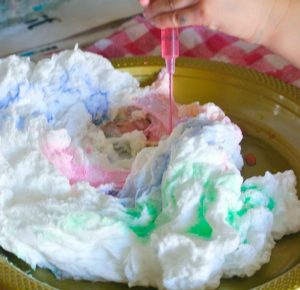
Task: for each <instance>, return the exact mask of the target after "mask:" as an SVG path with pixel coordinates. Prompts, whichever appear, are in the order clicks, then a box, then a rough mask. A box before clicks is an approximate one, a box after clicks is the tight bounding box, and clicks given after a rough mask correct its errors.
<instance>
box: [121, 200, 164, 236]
mask: <svg viewBox="0 0 300 290" xmlns="http://www.w3.org/2000/svg"><path fill="white" fill-rule="evenodd" d="M145 209H146V210H147V213H148V214H149V216H150V217H151V219H150V221H149V222H148V223H147V224H141V225H135V224H132V222H130V224H129V228H130V229H131V230H132V231H133V232H134V233H135V234H136V235H137V236H138V237H140V238H147V237H148V236H149V235H150V234H151V233H152V232H153V230H154V229H155V228H156V224H155V221H156V218H157V216H158V215H159V210H158V207H157V206H156V205H155V204H154V202H152V201H148V202H146V203H145V204H143V205H137V207H136V208H133V209H128V210H127V214H128V215H129V216H130V217H131V218H133V220H136V219H139V218H141V216H142V212H143V211H144V210H145Z"/></svg>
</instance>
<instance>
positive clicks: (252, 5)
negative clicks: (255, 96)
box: [139, 0, 289, 43]
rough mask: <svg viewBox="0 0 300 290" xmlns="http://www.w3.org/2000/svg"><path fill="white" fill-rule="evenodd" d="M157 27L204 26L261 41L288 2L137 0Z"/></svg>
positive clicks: (283, 11)
mask: <svg viewBox="0 0 300 290" xmlns="http://www.w3.org/2000/svg"><path fill="white" fill-rule="evenodd" d="M139 2H140V4H141V5H142V6H143V7H144V15H145V17H147V18H148V19H150V20H151V21H152V22H153V23H154V24H155V25H156V26H157V27H159V28H166V27H181V26H189V25H204V26H207V27H209V28H212V29H215V30H219V31H222V32H225V33H227V34H230V35H233V36H236V37H239V38H242V39H246V40H249V41H251V42H257V43H263V42H264V41H265V39H267V38H268V37H269V35H270V34H272V32H273V30H274V29H275V28H276V26H277V24H278V23H279V22H280V20H281V18H282V17H283V15H284V14H285V13H286V10H287V7H288V5H289V1H288V0H139Z"/></svg>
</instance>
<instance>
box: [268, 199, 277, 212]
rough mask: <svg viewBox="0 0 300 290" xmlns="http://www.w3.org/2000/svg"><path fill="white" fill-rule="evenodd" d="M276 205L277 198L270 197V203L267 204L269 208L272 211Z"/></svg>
mask: <svg viewBox="0 0 300 290" xmlns="http://www.w3.org/2000/svg"><path fill="white" fill-rule="evenodd" d="M275 205H276V203H275V200H274V199H273V198H270V199H269V203H268V205H267V208H268V209H269V210H270V211H272V210H273V209H274V208H275Z"/></svg>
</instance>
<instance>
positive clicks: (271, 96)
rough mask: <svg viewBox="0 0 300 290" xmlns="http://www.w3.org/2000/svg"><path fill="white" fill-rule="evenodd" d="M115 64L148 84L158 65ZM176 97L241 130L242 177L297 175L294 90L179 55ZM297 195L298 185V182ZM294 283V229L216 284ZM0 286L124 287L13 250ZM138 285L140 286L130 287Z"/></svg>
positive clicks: (299, 120) (299, 266)
mask: <svg viewBox="0 0 300 290" xmlns="http://www.w3.org/2000/svg"><path fill="white" fill-rule="evenodd" d="M113 64H114V66H115V67H116V68H118V69H121V70H124V71H127V72H129V73H131V74H132V75H134V76H135V77H136V78H137V79H138V80H139V81H140V82H141V85H146V84H150V83H151V82H152V81H153V80H154V79H155V78H156V76H157V73H158V72H159V71H160V69H161V68H162V67H163V65H164V62H163V60H161V59H160V58H158V57H140V58H120V59H115V60H113ZM174 84H175V93H174V95H175V98H176V100H177V102H179V103H190V102H193V101H200V102H201V103H206V102H214V103H216V104H217V105H219V106H220V107H221V108H222V109H223V110H224V111H225V112H226V114H227V115H228V116H229V117H230V118H231V119H232V120H233V121H234V122H236V123H237V124H238V125H239V126H240V127H241V128H242V131H243V133H244V140H243V141H242V153H243V154H246V153H252V154H254V155H255V156H256V158H257V164H256V166H252V167H250V166H247V165H245V167H244V169H243V171H242V174H243V176H244V177H249V176H253V175H261V174H264V172H265V171H267V170H269V171H271V172H273V173H275V172H277V171H282V170H285V169H293V170H294V171H295V173H296V175H297V178H298V180H300V162H299V161H300V134H299V132H300V90H299V89H297V88H296V87H294V86H291V85H288V84H285V83H283V82H281V81H279V80H277V79H275V78H272V77H269V76H267V75H265V74H262V73H258V72H256V71H253V70H249V69H245V68H241V67H237V66H233V65H228V64H224V63H217V62H212V61H202V60H198V59H189V58H179V59H178V60H177V62H176V74H175V78H174ZM298 196H300V186H299V185H298ZM255 287H257V289H272V290H274V289H277V290H287V289H297V288H298V287H300V233H298V234H294V235H290V236H286V237H284V238H283V239H282V240H280V241H279V242H278V243H277V244H276V246H275V248H274V249H273V251H272V256H271V260H270V262H269V263H268V264H266V265H264V266H263V267H262V268H261V270H259V271H258V272H257V273H256V274H255V275H253V276H252V277H249V278H243V279H241V278H233V279H228V280H222V281H221V285H220V287H219V289H222V290H225V289H230V290H234V289H238V290H242V289H250V288H255ZM0 289H6V290H16V289H18V290H19V289H20V290H21V289H22V290H23V289H43V290H44V289H45V290H46V289H68V290H70V289H72V290H76V289H89V290H96V289H128V287H127V286H126V285H124V284H114V283H100V282H99V283H91V282H86V281H73V280H64V281H59V280H57V279H55V277H54V276H53V275H52V274H51V273H50V272H49V271H47V270H42V269H37V270H36V271H33V270H31V269H30V268H29V267H28V266H27V265H25V264H24V263H23V262H21V261H20V260H18V259H17V258H16V257H15V256H13V255H11V254H9V253H7V252H4V251H2V252H1V255H0ZM136 289H142V288H136Z"/></svg>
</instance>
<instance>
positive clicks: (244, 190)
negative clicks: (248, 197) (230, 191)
mask: <svg viewBox="0 0 300 290" xmlns="http://www.w3.org/2000/svg"><path fill="white" fill-rule="evenodd" d="M247 190H258V191H261V190H260V188H259V187H258V186H257V185H244V184H243V185H242V187H241V191H242V192H246V191H247Z"/></svg>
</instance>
